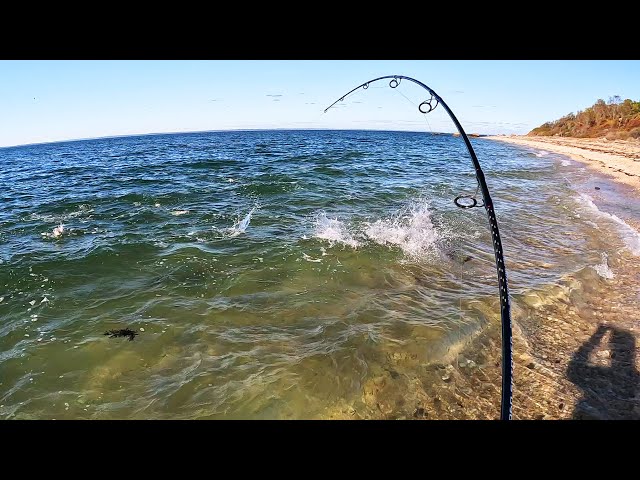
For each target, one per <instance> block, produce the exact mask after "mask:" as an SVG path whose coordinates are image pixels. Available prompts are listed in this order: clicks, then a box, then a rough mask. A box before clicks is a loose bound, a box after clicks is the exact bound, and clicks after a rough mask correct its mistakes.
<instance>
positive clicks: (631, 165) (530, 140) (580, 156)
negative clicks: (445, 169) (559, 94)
mask: <svg viewBox="0 0 640 480" xmlns="http://www.w3.org/2000/svg"><path fill="white" fill-rule="evenodd" d="M485 138H488V139H490V140H498V141H501V142H506V143H513V144H516V145H523V146H526V147H532V148H538V149H542V150H546V151H549V152H555V153H561V154H564V155H567V156H568V157H571V158H572V159H574V160H577V161H580V162H584V163H585V164H587V165H588V166H589V167H591V168H594V169H596V170H598V171H600V172H602V173H605V174H607V175H610V176H611V177H614V178H615V179H616V181H619V182H622V183H625V184H627V185H630V186H632V187H633V188H635V189H636V190H637V191H639V192H640V141H637V140H607V139H605V138H566V137H529V136H517V135H511V136H493V137H485Z"/></svg>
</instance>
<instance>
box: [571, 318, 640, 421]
mask: <svg viewBox="0 0 640 480" xmlns="http://www.w3.org/2000/svg"><path fill="white" fill-rule="evenodd" d="M607 331H610V332H611V333H610V337H609V344H608V346H607V349H608V350H609V355H608V357H609V358H610V359H611V360H610V361H611V365H610V366H603V365H596V364H594V363H592V362H591V360H590V359H589V357H590V355H591V354H592V353H593V351H594V350H595V349H596V347H598V345H599V344H600V343H601V342H602V339H603V337H604V336H605V334H606V333H607ZM635 353H636V341H635V338H634V336H633V335H632V334H631V333H630V332H628V331H626V330H622V329H619V328H616V327H613V326H609V325H604V324H601V325H600V326H598V329H597V330H596V332H595V333H594V334H593V335H592V336H591V338H589V340H587V341H586V342H585V343H583V344H582V346H581V347H580V348H579V349H578V350H577V351H576V352H575V353H574V354H573V357H572V358H571V361H570V362H569V365H568V367H567V377H568V378H569V380H571V381H572V382H573V383H574V384H576V385H577V386H578V387H580V388H581V389H582V392H583V397H582V399H581V400H580V402H578V404H577V405H576V408H575V410H574V411H573V418H574V419H611V420H613V419H618V420H620V419H640V399H639V398H636V394H637V393H639V392H640V389H639V388H638V387H639V383H640V373H639V372H638V370H637V369H636V365H635ZM606 357H607V355H606V354H604V358H605V359H606Z"/></svg>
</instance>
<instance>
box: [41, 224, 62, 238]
mask: <svg viewBox="0 0 640 480" xmlns="http://www.w3.org/2000/svg"><path fill="white" fill-rule="evenodd" d="M63 233H64V225H63V224H62V223H60V225H58V226H57V227H55V228H54V229H53V231H52V232H51V233H46V232H43V233H41V235H42V236H44V237H47V238H59V237H61V236H62V234H63Z"/></svg>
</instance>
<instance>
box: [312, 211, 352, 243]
mask: <svg viewBox="0 0 640 480" xmlns="http://www.w3.org/2000/svg"><path fill="white" fill-rule="evenodd" d="M313 236H314V237H316V238H321V239H323V240H328V241H329V245H331V246H333V245H334V244H336V243H340V244H342V245H347V246H349V247H352V248H357V247H358V246H359V245H360V242H358V241H357V240H356V239H355V238H353V235H352V234H351V232H349V230H348V228H347V227H346V225H345V224H344V223H343V222H342V221H340V220H338V219H337V218H328V217H327V214H326V213H325V212H320V213H319V214H318V215H317V216H316V219H315V229H314V232H313Z"/></svg>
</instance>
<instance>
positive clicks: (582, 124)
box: [527, 95, 640, 140]
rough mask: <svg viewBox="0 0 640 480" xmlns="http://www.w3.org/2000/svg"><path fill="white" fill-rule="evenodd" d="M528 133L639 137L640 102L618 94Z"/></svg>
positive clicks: (582, 136)
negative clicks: (623, 98)
mask: <svg viewBox="0 0 640 480" xmlns="http://www.w3.org/2000/svg"><path fill="white" fill-rule="evenodd" d="M527 135H543V136H558V137H579V138H585V137H586V138H595V137H606V138H608V139H609V140H626V139H628V138H640V102H634V101H633V100H631V99H629V98H627V99H625V100H622V99H621V98H620V97H619V96H618V95H616V96H613V97H610V98H609V100H608V101H607V102H605V101H604V100H602V99H598V101H597V102H596V103H595V104H593V105H592V106H591V107H588V108H586V109H584V110H579V111H578V112H577V113H570V114H568V115H565V116H564V117H562V118H559V119H558V120H555V121H552V122H546V123H544V124H542V125H540V126H539V127H536V128H534V129H533V130H531V131H530V132H529V133H528V134H527Z"/></svg>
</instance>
